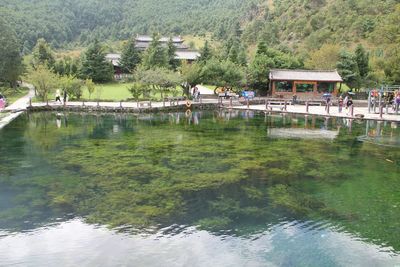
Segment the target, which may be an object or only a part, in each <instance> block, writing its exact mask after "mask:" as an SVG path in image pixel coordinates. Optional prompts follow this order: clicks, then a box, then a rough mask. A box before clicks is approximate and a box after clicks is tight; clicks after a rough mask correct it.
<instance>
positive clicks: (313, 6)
mask: <svg viewBox="0 0 400 267" xmlns="http://www.w3.org/2000/svg"><path fill="white" fill-rule="evenodd" d="M396 3H400V1H398V0H279V1H277V0H274V1H273V0H270V1H263V3H262V4H261V5H260V6H259V10H258V14H259V15H258V16H257V17H256V18H255V19H253V20H252V21H250V22H248V23H247V26H246V27H245V31H244V33H243V39H244V40H245V41H246V42H248V43H254V42H256V41H257V40H258V39H259V38H262V39H263V40H265V41H266V42H267V43H269V44H270V45H276V44H278V43H279V44H283V45H286V46H289V47H292V48H294V49H305V50H310V49H317V48H319V47H321V46H322V45H323V44H324V43H337V44H341V45H344V46H348V45H351V44H355V43H358V42H362V43H370V44H376V43H379V42H380V41H381V40H380V36H379V33H378V34H374V32H375V31H376V30H377V29H378V30H379V28H380V26H381V25H382V24H383V23H385V20H386V18H387V16H388V15H390V14H391V13H393V12H394V8H395V5H396Z"/></svg>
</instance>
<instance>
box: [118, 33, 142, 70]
mask: <svg viewBox="0 0 400 267" xmlns="http://www.w3.org/2000/svg"><path fill="white" fill-rule="evenodd" d="M141 61H142V58H141V54H140V51H139V50H138V49H137V48H136V41H135V39H134V38H131V39H129V41H128V42H127V43H126V44H125V46H124V48H123V50H122V54H121V60H120V64H121V67H122V69H123V70H124V72H127V73H133V72H134V71H135V69H136V67H137V66H138V65H139V64H140V63H141Z"/></svg>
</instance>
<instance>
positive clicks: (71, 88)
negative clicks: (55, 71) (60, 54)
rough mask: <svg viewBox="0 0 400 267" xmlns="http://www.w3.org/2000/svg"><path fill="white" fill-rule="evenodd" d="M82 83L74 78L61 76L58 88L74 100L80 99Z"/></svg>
mask: <svg viewBox="0 0 400 267" xmlns="http://www.w3.org/2000/svg"><path fill="white" fill-rule="evenodd" d="M82 85H83V83H82V81H81V80H80V79H78V78H76V77H74V76H70V75H68V76H62V77H61V78H60V86H61V88H62V90H64V91H66V92H67V94H68V95H69V96H70V97H71V98H74V99H80V98H81V96H82Z"/></svg>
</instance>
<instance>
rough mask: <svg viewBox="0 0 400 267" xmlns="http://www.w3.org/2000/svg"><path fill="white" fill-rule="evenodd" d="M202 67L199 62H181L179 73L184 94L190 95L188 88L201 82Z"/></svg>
mask: <svg viewBox="0 0 400 267" xmlns="http://www.w3.org/2000/svg"><path fill="white" fill-rule="evenodd" d="M202 69H203V68H202V65H201V64H200V63H192V64H189V63H187V62H183V63H182V66H181V67H180V73H181V77H182V81H183V83H182V84H181V86H182V88H183V91H184V94H185V95H186V96H189V95H190V88H192V87H193V86H196V85H197V84H199V83H201V82H202V76H201V73H202Z"/></svg>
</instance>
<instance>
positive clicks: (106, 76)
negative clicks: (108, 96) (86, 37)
mask: <svg viewBox="0 0 400 267" xmlns="http://www.w3.org/2000/svg"><path fill="white" fill-rule="evenodd" d="M80 75H81V76H82V77H83V78H85V79H92V80H93V81H94V82H96V83H104V82H109V81H111V80H113V76H114V69H113V66H112V65H111V63H110V62H108V61H107V60H106V53H105V51H104V48H103V47H102V45H101V44H100V43H99V42H98V41H97V40H95V41H94V43H92V44H91V45H90V46H89V47H88V49H87V50H86V51H85V53H84V55H83V58H82V67H81V70H80Z"/></svg>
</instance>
